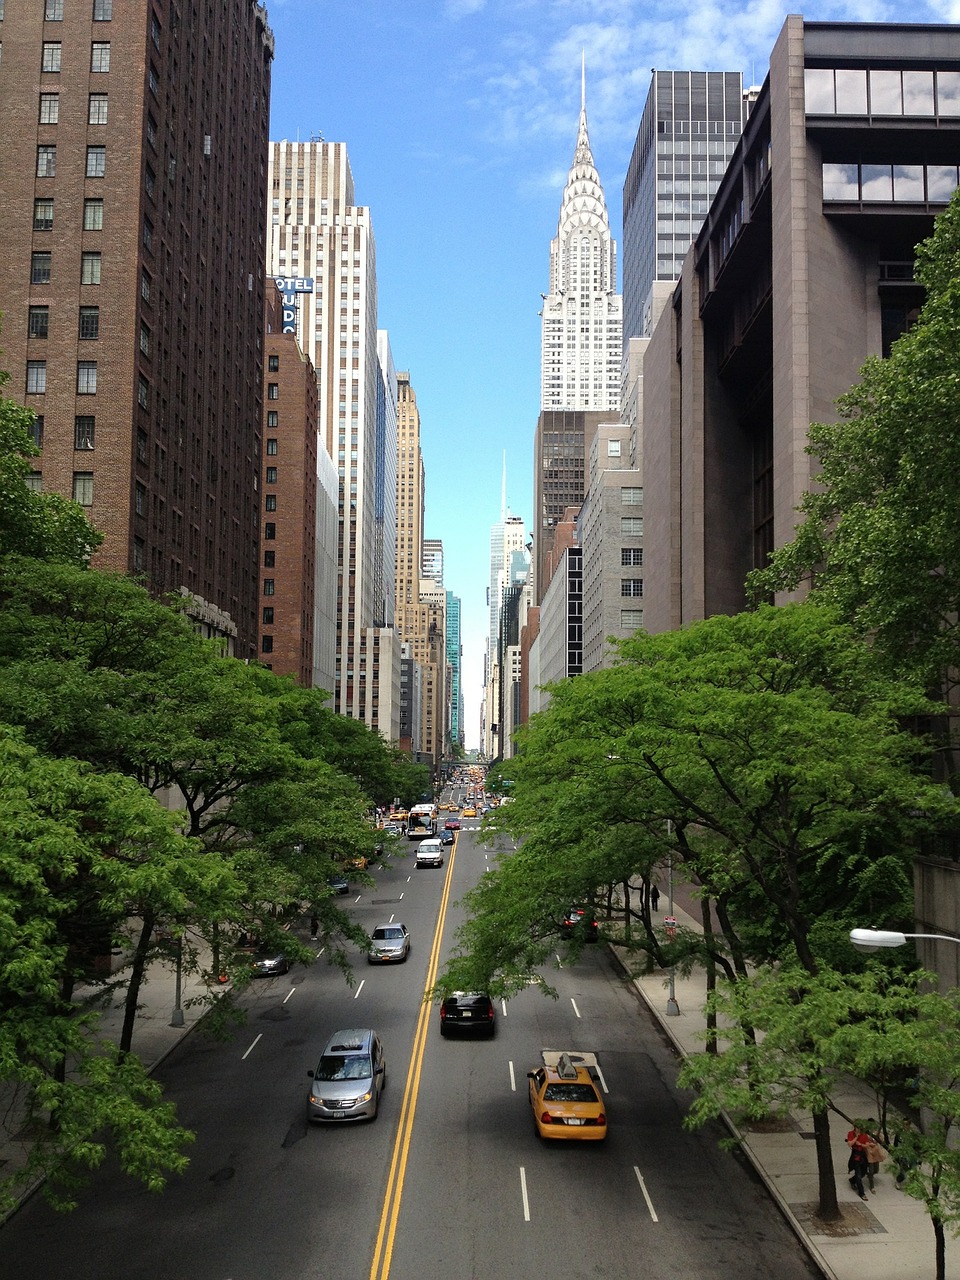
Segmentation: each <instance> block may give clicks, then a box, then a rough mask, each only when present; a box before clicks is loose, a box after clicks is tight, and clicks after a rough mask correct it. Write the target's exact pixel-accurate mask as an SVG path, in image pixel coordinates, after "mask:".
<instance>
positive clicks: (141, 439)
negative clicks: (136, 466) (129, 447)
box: [137, 427, 147, 466]
mask: <svg viewBox="0 0 960 1280" xmlns="http://www.w3.org/2000/svg"><path fill="white" fill-rule="evenodd" d="M137 461H138V462H142V463H143V465H144V466H146V465H147V433H146V432H145V431H144V429H143V427H137Z"/></svg>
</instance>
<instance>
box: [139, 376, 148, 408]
mask: <svg viewBox="0 0 960 1280" xmlns="http://www.w3.org/2000/svg"><path fill="white" fill-rule="evenodd" d="M137 404H138V405H139V406H140V408H141V409H149V408H150V383H149V382H148V381H147V380H146V378H145V377H144V376H143V374H142V373H141V374H140V375H139V377H138V378H137Z"/></svg>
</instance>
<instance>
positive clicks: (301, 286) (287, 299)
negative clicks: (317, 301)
mask: <svg viewBox="0 0 960 1280" xmlns="http://www.w3.org/2000/svg"><path fill="white" fill-rule="evenodd" d="M273 283H274V284H275V285H276V286H277V289H278V290H279V292H280V296H281V297H282V298H283V320H282V323H281V326H280V332H281V333H296V332H297V294H298V293H313V276H274V278H273Z"/></svg>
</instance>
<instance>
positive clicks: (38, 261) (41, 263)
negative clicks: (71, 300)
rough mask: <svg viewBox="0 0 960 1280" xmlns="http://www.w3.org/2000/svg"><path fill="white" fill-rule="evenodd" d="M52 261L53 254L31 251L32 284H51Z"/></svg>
mask: <svg viewBox="0 0 960 1280" xmlns="http://www.w3.org/2000/svg"><path fill="white" fill-rule="evenodd" d="M52 262H53V255H52V254H49V253H31V255H30V283H31V284H49V283H50V267H51V263H52Z"/></svg>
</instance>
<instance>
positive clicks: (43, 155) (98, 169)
mask: <svg viewBox="0 0 960 1280" xmlns="http://www.w3.org/2000/svg"><path fill="white" fill-rule="evenodd" d="M106 172H107V148H106V147H103V146H99V145H94V146H88V147H87V163H86V168H85V170H84V173H85V176H86V177H88V178H103V177H105V176H106ZM56 176H57V147H56V143H49V142H43V143H41V144H40V145H39V146H38V147H37V177H38V178H55V177H56Z"/></svg>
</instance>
